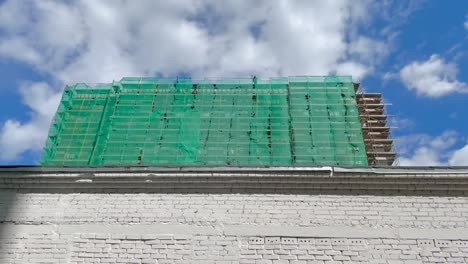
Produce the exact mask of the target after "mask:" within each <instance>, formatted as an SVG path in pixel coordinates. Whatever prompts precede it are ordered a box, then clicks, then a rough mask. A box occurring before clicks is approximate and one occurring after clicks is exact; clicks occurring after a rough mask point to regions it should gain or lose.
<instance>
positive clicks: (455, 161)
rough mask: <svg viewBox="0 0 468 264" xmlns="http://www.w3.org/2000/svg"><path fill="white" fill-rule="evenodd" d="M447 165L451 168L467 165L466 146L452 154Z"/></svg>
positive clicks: (467, 145) (467, 154)
mask: <svg viewBox="0 0 468 264" xmlns="http://www.w3.org/2000/svg"><path fill="white" fill-rule="evenodd" d="M449 164H450V165H452V166H467V165H468V144H466V145H465V146H464V147H463V148H461V149H458V150H456V151H455V152H454V153H453V155H452V157H450V160H449Z"/></svg>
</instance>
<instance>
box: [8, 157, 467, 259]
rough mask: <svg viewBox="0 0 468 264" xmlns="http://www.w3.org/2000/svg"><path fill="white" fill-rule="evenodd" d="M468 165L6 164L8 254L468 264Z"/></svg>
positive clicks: (12, 256) (15, 256) (27, 256)
mask: <svg viewBox="0 0 468 264" xmlns="http://www.w3.org/2000/svg"><path fill="white" fill-rule="evenodd" d="M467 179H468V168H460V167H459V168H387V169H382V168H371V167H364V168H362V167H361V168H359V167H348V168H342V167H294V168H293V167H275V168H267V167H250V168H247V167H161V166H159V167H142V166H139V167H3V168H0V189H1V190H0V197H1V198H0V209H1V210H0V212H1V215H0V222H1V224H0V232H1V236H0V237H1V239H0V262H1V263H266V264H273V263H278V264H279V263H295V264H306V263H407V264H409V263H466V262H468V226H467V223H468V221H467V220H468V197H467V194H468V181H467Z"/></svg>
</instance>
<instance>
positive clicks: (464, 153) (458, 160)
mask: <svg viewBox="0 0 468 264" xmlns="http://www.w3.org/2000/svg"><path fill="white" fill-rule="evenodd" d="M459 141H460V137H459V135H458V134H457V133H456V132H455V131H451V130H448V131H445V132H444V133H442V134H441V135H440V136H437V137H431V136H429V135H426V134H415V135H411V136H406V137H401V138H399V139H397V151H398V152H400V153H401V156H400V157H399V158H398V165H399V166H442V165H450V166H462V165H465V166H466V165H468V144H467V145H466V146H464V147H462V148H460V149H453V147H454V146H455V144H456V143H457V142H459Z"/></svg>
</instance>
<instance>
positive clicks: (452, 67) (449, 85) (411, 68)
mask: <svg viewBox="0 0 468 264" xmlns="http://www.w3.org/2000/svg"><path fill="white" fill-rule="evenodd" d="M457 72H458V69H457V66H456V64H454V63H448V62H445V61H444V60H443V59H442V58H440V57H439V56H438V55H432V56H431V57H430V58H429V60H427V61H422V62H420V61H415V62H412V63H410V64H408V65H406V66H405V67H403V69H401V71H400V78H401V80H402V81H403V83H404V84H405V85H406V86H407V87H408V88H409V89H410V90H415V91H416V93H417V94H419V95H424V96H431V97H440V96H444V95H447V94H450V93H454V92H460V93H466V92H468V84H466V83H463V82H460V81H458V80H457V79H456V76H457Z"/></svg>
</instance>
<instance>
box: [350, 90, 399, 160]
mask: <svg viewBox="0 0 468 264" xmlns="http://www.w3.org/2000/svg"><path fill="white" fill-rule="evenodd" d="M358 89H359V84H355V91H357V90H358ZM356 99H357V104H358V109H359V116H360V120H361V124H362V133H363V136H364V142H365V146H366V152H367V162H368V164H369V165H375V166H391V165H393V162H394V161H395V157H396V155H397V153H396V152H394V151H393V147H394V145H393V139H391V138H390V131H391V129H392V127H389V126H387V117H388V115H387V114H386V113H385V107H386V106H387V105H389V104H386V103H384V101H383V98H382V94H380V93H357V96H356Z"/></svg>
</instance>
